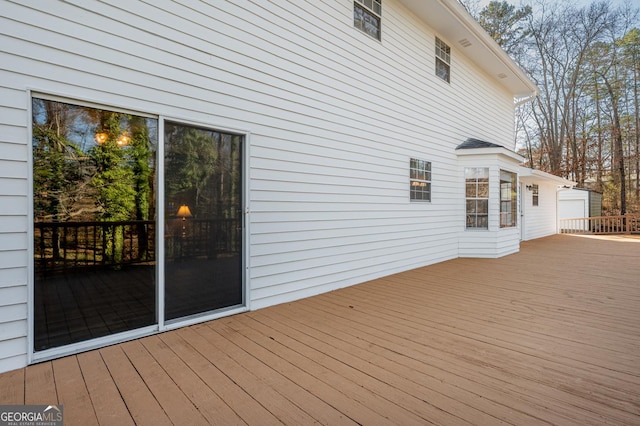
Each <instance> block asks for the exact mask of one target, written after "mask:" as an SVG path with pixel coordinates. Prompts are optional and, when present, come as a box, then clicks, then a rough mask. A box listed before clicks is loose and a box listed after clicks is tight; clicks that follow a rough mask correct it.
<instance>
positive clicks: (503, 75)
mask: <svg viewBox="0 0 640 426" xmlns="http://www.w3.org/2000/svg"><path fill="white" fill-rule="evenodd" d="M498 78H507V75H506V74H505V73H503V72H501V73H500V74H498Z"/></svg>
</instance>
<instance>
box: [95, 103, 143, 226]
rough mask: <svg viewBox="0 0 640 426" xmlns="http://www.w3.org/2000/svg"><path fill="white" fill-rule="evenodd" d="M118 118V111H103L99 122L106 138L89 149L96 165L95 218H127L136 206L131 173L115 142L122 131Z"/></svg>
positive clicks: (115, 219) (120, 115)
mask: <svg viewBox="0 0 640 426" xmlns="http://www.w3.org/2000/svg"><path fill="white" fill-rule="evenodd" d="M121 119H122V114H119V113H115V112H106V113H104V114H103V117H102V123H101V124H102V130H103V132H104V133H106V134H107V138H106V140H105V141H104V142H103V143H102V144H100V145H98V146H96V147H94V148H93V149H92V150H91V152H90V155H91V157H92V159H93V160H94V162H95V164H96V173H95V175H94V176H93V178H92V179H91V184H92V185H93V186H94V187H95V188H96V190H97V199H96V203H97V204H98V208H99V211H98V219H99V220H103V221H121V220H131V219H133V217H132V216H133V212H134V209H135V206H136V202H135V200H136V190H135V187H134V173H133V170H132V168H131V167H130V165H129V161H128V159H127V158H126V155H125V154H126V149H124V148H123V147H122V146H120V145H118V142H117V141H118V138H120V137H121V134H122V129H121Z"/></svg>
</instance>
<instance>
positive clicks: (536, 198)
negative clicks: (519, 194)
mask: <svg viewBox="0 0 640 426" xmlns="http://www.w3.org/2000/svg"><path fill="white" fill-rule="evenodd" d="M531 191H533V198H532V204H533V205H534V206H537V205H538V203H539V199H540V188H539V187H538V185H536V184H535V183H534V184H533V185H531Z"/></svg>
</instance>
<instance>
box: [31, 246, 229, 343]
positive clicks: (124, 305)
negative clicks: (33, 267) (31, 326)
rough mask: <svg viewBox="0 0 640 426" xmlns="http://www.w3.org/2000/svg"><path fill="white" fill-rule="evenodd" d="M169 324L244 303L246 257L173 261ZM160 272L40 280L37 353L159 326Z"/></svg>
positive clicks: (100, 271) (134, 269)
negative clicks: (243, 264) (243, 260)
mask: <svg viewBox="0 0 640 426" xmlns="http://www.w3.org/2000/svg"><path fill="white" fill-rule="evenodd" d="M166 266H167V274H166V277H165V280H166V282H167V283H168V285H167V287H166V301H167V308H166V317H167V319H174V318H180V317H183V316H187V315H191V314H195V313H203V312H208V311H212V310H215V309H220V308H224V307H229V306H236V305H240V304H242V286H241V285H239V284H238V283H241V282H242V281H241V271H242V269H241V258H240V256H239V255H220V256H219V257H218V258H216V259H205V258H200V259H194V258H191V259H179V260H174V261H168V262H167V265H166ZM154 276H155V268H154V267H153V266H148V265H130V266H125V267H122V268H121V269H119V270H116V269H112V268H96V269H88V270H84V271H83V272H76V273H68V274H65V275H54V276H50V277H47V278H42V279H41V280H39V281H38V284H37V291H36V292H35V343H34V347H35V350H36V351H41V350H45V349H49V348H53V347H58V346H63V345H68V344H71V343H76V342H80V341H84V340H89V339H95V338H98V337H103V336H107V335H110V334H114V333H119V332H123V331H128V330H133V329H136V328H140V327H145V326H148V325H152V324H155V322H156V314H155V311H156V310H155V304H156V290H155V284H154V281H155V280H154Z"/></svg>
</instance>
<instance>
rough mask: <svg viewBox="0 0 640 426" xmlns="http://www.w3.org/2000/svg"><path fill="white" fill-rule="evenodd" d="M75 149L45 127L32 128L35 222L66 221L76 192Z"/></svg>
mask: <svg viewBox="0 0 640 426" xmlns="http://www.w3.org/2000/svg"><path fill="white" fill-rule="evenodd" d="M78 152H79V150H78V147H77V146H75V145H74V144H73V143H71V142H70V141H69V140H67V139H66V138H65V137H64V136H62V135H60V134H59V132H57V131H56V130H55V129H52V128H50V127H49V126H48V125H47V123H45V124H39V125H34V126H33V163H34V164H33V168H34V174H33V191H34V204H35V206H34V207H35V212H37V216H38V218H39V219H45V218H47V220H54V221H62V220H66V218H67V217H68V215H69V211H70V210H71V207H72V204H73V199H74V197H73V195H74V194H75V193H76V191H77V188H78V178H79V176H80V168H79V165H78V162H77V161H75V158H76V156H77V154H78Z"/></svg>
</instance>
